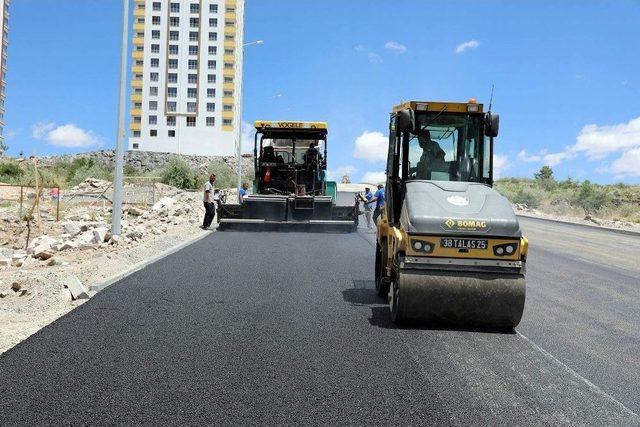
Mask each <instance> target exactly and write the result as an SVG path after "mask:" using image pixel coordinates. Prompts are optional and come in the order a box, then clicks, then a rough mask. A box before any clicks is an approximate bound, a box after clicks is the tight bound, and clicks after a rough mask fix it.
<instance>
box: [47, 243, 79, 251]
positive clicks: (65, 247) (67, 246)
mask: <svg viewBox="0 0 640 427" xmlns="http://www.w3.org/2000/svg"><path fill="white" fill-rule="evenodd" d="M75 247H76V244H75V243H74V242H72V241H71V240H67V241H65V242H61V243H56V244H55V245H53V246H51V249H53V250H54V251H58V252H61V251H66V250H68V249H73V248H75Z"/></svg>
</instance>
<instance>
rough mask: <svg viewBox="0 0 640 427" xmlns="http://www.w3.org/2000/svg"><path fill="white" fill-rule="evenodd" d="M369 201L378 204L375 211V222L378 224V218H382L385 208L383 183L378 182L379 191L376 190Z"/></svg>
mask: <svg viewBox="0 0 640 427" xmlns="http://www.w3.org/2000/svg"><path fill="white" fill-rule="evenodd" d="M369 203H375V204H376V209H375V210H374V211H373V222H374V223H375V224H378V218H380V215H382V209H384V186H383V185H382V184H378V191H376V194H374V195H373V199H371V201H370V202H369Z"/></svg>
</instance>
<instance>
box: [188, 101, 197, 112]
mask: <svg viewBox="0 0 640 427" xmlns="http://www.w3.org/2000/svg"><path fill="white" fill-rule="evenodd" d="M187 112H188V113H196V112H198V106H197V105H196V103H195V102H187Z"/></svg>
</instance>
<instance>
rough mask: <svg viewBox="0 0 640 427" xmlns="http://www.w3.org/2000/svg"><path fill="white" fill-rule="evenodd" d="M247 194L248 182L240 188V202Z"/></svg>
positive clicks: (241, 202) (242, 201)
mask: <svg viewBox="0 0 640 427" xmlns="http://www.w3.org/2000/svg"><path fill="white" fill-rule="evenodd" d="M248 195H249V184H247V183H246V182H245V183H244V184H242V187H241V188H240V204H243V203H244V198H245V197H247V196H248Z"/></svg>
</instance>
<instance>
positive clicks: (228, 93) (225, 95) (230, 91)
mask: <svg viewBox="0 0 640 427" xmlns="http://www.w3.org/2000/svg"><path fill="white" fill-rule="evenodd" d="M232 96H233V91H232V90H225V91H224V97H225V98H231V97H232Z"/></svg>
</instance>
